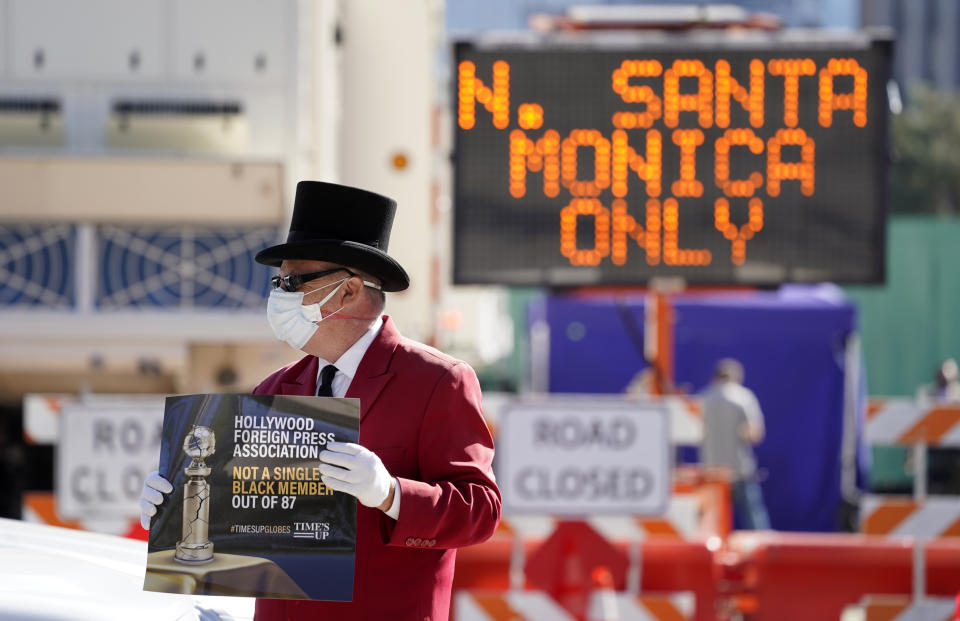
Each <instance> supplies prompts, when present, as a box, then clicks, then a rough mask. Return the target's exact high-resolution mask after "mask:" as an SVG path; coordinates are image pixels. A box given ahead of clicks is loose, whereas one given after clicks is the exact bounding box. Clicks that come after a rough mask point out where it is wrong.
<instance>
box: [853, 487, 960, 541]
mask: <svg viewBox="0 0 960 621" xmlns="http://www.w3.org/2000/svg"><path fill="white" fill-rule="evenodd" d="M860 532H862V533H864V534H867V535H882V536H890V537H923V538H925V539H940V538H944V537H960V497H957V496H940V497H937V496H933V497H928V498H926V499H923V500H914V499H912V498H908V497H904V496H869V495H868V496H864V497H863V499H862V500H861V503H860Z"/></svg>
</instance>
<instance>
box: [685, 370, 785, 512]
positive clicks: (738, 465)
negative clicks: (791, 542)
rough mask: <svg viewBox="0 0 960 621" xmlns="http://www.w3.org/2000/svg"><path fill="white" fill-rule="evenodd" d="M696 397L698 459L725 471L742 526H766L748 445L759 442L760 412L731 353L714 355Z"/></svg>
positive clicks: (761, 431)
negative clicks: (708, 378)
mask: <svg viewBox="0 0 960 621" xmlns="http://www.w3.org/2000/svg"><path fill="white" fill-rule="evenodd" d="M702 396H703V425H704V430H703V444H702V446H701V449H700V461H701V462H702V463H703V465H704V466H706V467H721V468H724V469H727V470H728V471H729V472H730V474H731V477H732V480H731V496H732V500H733V507H734V511H735V512H736V515H737V520H738V522H739V523H740V524H741V525H742V526H743V527H744V528H751V529H768V528H770V518H769V517H768V515H767V509H766V505H765V504H764V502H763V492H762V490H761V489H760V484H759V483H758V482H757V460H756V458H755V457H754V454H753V446H754V445H756V444H759V443H760V442H762V441H763V436H764V433H765V427H764V423H763V412H761V410H760V403H759V402H758V401H757V397H756V395H754V394H753V391H751V390H750V389H749V388H747V387H746V386H744V385H743V365H741V364H740V363H739V362H738V361H736V360H734V359H732V358H723V359H721V360H719V361H718V362H717V364H716V366H715V368H714V374H713V381H712V382H711V383H710V386H709V387H707V389H706V390H705V391H704V392H703V395H702Z"/></svg>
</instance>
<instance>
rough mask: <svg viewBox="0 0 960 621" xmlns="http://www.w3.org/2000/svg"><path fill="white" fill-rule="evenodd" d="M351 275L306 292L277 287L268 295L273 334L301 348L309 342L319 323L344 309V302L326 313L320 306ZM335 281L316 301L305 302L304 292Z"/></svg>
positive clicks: (269, 317) (323, 287)
mask: <svg viewBox="0 0 960 621" xmlns="http://www.w3.org/2000/svg"><path fill="white" fill-rule="evenodd" d="M349 279H350V277H347V278H342V279H340V280H338V281H336V282H332V283H329V284H326V285H324V286H322V287H317V288H316V289H314V290H313V291H308V292H306V293H297V292H295V291H283V290H282V289H274V290H273V291H271V292H270V297H269V298H268V299H267V321H268V322H269V323H270V327H271V328H273V334H274V335H275V336H276V337H277V339H278V340H281V341H286V342H287V343H288V344H289V345H290V347H293V348H294V349H302V348H303V346H304V345H306V344H307V341H309V340H310V337H311V336H313V335H314V333H315V332H316V331H317V324H318V323H320V322H321V321H323V320H324V319H328V318H330V317H332V316H333V315H336V314H337V313H339V312H340V311H342V310H343V307H342V306H341V307H340V308H338V309H337V310H335V311H333V312H332V313H330V314H329V315H327V316H326V317H324V316H323V312H322V311H321V310H320V307H321V306H323V305H324V304H326V303H327V302H328V301H329V300H330V298H332V297H333V296H334V295H335V294H336V293H337V291H339V290H340V287H342V286H343V283H344V281H347V280H349ZM333 285H338V286H337V288H336V289H334V290H333V291H331V292H330V293H328V294H327V295H326V296H325V297H324V298H323V299H322V300H320V301H319V302H317V303H316V304H304V303H303V297H304V296H306V295H310V294H311V293H313V292H314V291H320V289H326V288H327V287H331V286H333Z"/></svg>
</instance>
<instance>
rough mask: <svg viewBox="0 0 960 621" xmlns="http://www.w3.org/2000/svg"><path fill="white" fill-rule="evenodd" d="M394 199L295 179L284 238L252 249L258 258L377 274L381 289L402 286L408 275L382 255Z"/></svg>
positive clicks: (275, 264)
mask: <svg viewBox="0 0 960 621" xmlns="http://www.w3.org/2000/svg"><path fill="white" fill-rule="evenodd" d="M396 210H397V203H396V201H394V200H393V199H390V198H387V197H386V196H382V195H380V194H376V193H374V192H368V191H366V190H361V189H359V188H351V187H348V186H345V185H337V184H335V183H323V182H321V181H301V182H300V183H298V184H297V196H296V198H295V199H294V202H293V218H292V219H291V221H290V232H289V233H288V234H287V243H285V244H280V245H278V246H272V247H270V248H267V249H265V250H261V251H260V252H258V253H257V256H256V260H257V262H258V263H263V264H264V265H270V266H273V267H279V266H280V264H281V263H282V262H283V260H284V259H304V260H311V261H329V262H331V263H338V264H340V265H343V266H345V267H353V268H356V269H358V270H362V271H364V272H366V273H368V274H370V275H371V276H375V277H376V278H378V279H380V282H381V284H382V288H383V290H384V291H403V290H404V289H406V288H407V287H409V286H410V278H409V277H408V276H407V273H406V272H405V271H404V269H403V268H402V267H400V264H399V263H397V262H396V260H394V259H393V257H391V256H390V255H388V254H387V245H388V244H389V243H390V228H391V227H392V226H393V215H394V213H395V212H396Z"/></svg>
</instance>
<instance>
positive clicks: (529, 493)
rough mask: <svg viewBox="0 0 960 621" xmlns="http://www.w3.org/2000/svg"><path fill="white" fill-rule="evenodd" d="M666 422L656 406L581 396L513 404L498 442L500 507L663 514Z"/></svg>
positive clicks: (578, 512) (547, 511)
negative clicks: (581, 397) (501, 495)
mask: <svg viewBox="0 0 960 621" xmlns="http://www.w3.org/2000/svg"><path fill="white" fill-rule="evenodd" d="M667 421H668V418H667V411H666V409H665V408H664V407H663V406H662V405H658V404H646V403H638V402H630V401H614V400H604V399H586V398H584V399H582V400H581V399H575V398H561V399H559V400H545V401H539V402H533V401H528V402H524V401H518V402H517V403H514V404H511V405H510V406H508V407H507V409H506V410H505V411H504V413H503V420H502V423H501V426H500V433H499V434H498V437H499V440H498V442H497V481H498V484H499V485H500V490H501V493H502V494H503V503H504V509H505V511H509V512H513V513H540V514H549V515H563V516H576V515H587V514H598V513H606V514H645V515H656V514H661V513H664V512H665V511H666V508H667V499H668V494H669V490H670V441H669V437H668V422H667Z"/></svg>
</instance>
